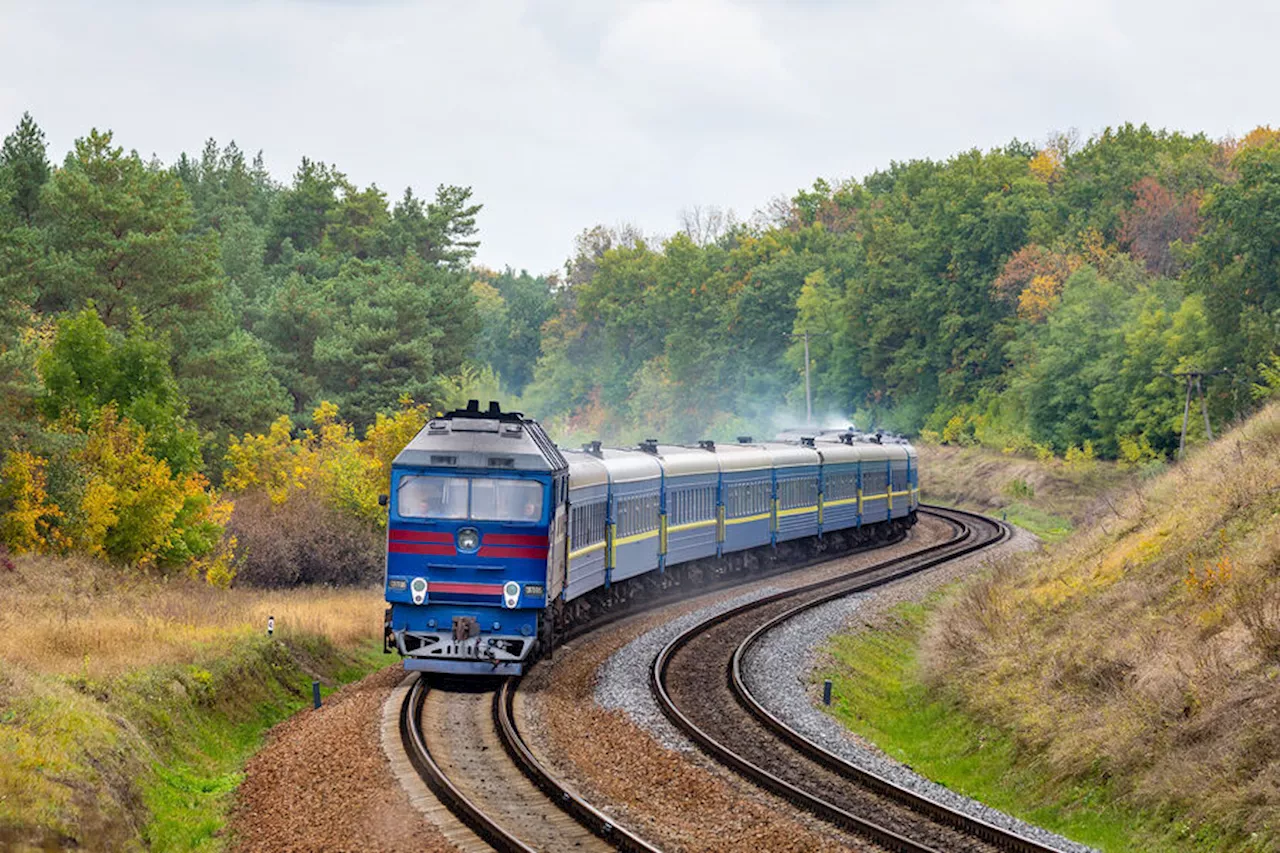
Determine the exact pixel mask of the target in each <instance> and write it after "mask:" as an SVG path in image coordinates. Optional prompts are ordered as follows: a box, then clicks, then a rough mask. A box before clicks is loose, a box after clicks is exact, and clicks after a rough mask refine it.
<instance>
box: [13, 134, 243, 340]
mask: <svg viewBox="0 0 1280 853" xmlns="http://www.w3.org/2000/svg"><path fill="white" fill-rule="evenodd" d="M44 200H45V206H46V208H47V213H48V218H49V226H48V227H47V229H45V231H46V235H47V240H48V249H49V255H48V258H47V259H46V260H45V261H44V262H43V265H42V267H41V272H40V277H39V282H38V288H39V292H38V296H37V300H36V306H37V308H38V309H39V310H41V311H42V312H45V313H58V312H61V311H69V310H78V309H80V308H83V307H84V306H86V305H88V304H89V303H90V302H92V303H93V304H94V305H95V306H96V308H97V310H98V312H99V313H100V314H101V316H102V319H103V321H104V322H106V323H107V325H109V326H113V327H116V328H128V327H129V326H131V325H133V324H134V323H135V322H136V321H135V315H136V317H140V318H141V319H142V320H143V322H145V323H146V324H147V325H148V326H150V327H151V328H153V329H156V330H157V331H160V332H165V333H168V334H169V335H170V339H171V341H172V343H173V345H174V349H175V351H176V352H177V353H178V354H181V353H182V352H184V351H185V349H186V347H185V342H186V335H185V329H186V327H187V325H188V324H189V323H190V321H191V319H192V317H193V316H195V315H198V314H199V313H201V312H202V311H205V310H207V309H208V307H209V305H210V303H211V301H212V299H213V297H214V295H215V294H216V293H217V291H218V289H219V287H220V281H219V276H218V267H217V238H216V235H196V234H193V233H191V229H192V226H193V224H194V213H193V210H192V208H191V202H190V200H189V199H188V198H187V195H186V192H185V191H184V190H183V188H182V183H181V182H180V181H179V180H178V179H177V177H176V176H174V174H173V173H171V172H169V171H164V170H161V171H155V170H152V169H150V168H148V167H147V166H146V165H144V164H143V162H142V160H141V159H140V158H139V157H138V155H137V153H136V152H133V153H130V154H128V155H126V154H125V153H124V150H123V149H122V148H119V147H117V146H113V145H112V139H111V134H110V133H109V132H108V133H99V132H98V131H96V130H94V131H90V133H89V135H88V136H86V137H84V138H82V139H78V140H76V143H75V150H74V151H73V152H72V153H71V154H69V155H67V159H66V161H65V162H64V163H63V166H62V168H61V169H59V170H58V171H57V172H56V173H54V176H53V178H52V180H51V181H50V183H49V187H48V190H47V191H46V193H45V195H44Z"/></svg>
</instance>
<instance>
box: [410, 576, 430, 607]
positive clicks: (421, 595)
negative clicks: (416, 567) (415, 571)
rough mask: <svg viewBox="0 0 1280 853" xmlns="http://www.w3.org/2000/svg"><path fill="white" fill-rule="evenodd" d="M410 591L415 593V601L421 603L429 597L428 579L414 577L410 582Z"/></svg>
mask: <svg viewBox="0 0 1280 853" xmlns="http://www.w3.org/2000/svg"><path fill="white" fill-rule="evenodd" d="M409 591H410V592H411V593H412V594H413V603H414V604H421V603H422V602H423V601H425V600H426V598H427V579H426V578H414V579H413V583H411V584H409Z"/></svg>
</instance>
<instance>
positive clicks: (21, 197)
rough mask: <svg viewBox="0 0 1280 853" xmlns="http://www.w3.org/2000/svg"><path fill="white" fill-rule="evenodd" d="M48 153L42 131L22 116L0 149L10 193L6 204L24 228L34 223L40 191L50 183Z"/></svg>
mask: <svg viewBox="0 0 1280 853" xmlns="http://www.w3.org/2000/svg"><path fill="white" fill-rule="evenodd" d="M47 149H48V146H47V145H46V144H45V141H44V131H43V130H41V129H40V127H39V126H38V125H37V124H36V122H35V119H33V118H32V117H31V113H23V114H22V120H21V121H19V122H18V126H17V127H16V128H15V129H14V131H13V133H11V134H9V135H8V136H6V137H5V139H4V145H3V147H0V167H3V168H4V169H5V170H6V171H8V173H9V181H10V191H11V193H12V195H11V196H10V200H9V203H10V205H11V206H12V207H13V210H14V211H15V212H16V213H17V214H18V216H19V217H20V218H21V220H22V222H23V224H25V225H28V226H30V225H32V224H33V223H34V221H35V216H36V211H37V209H38V208H39V207H40V191H41V190H42V189H43V188H44V185H45V182H46V181H48V180H49V160H48V157H47V156H46V152H47Z"/></svg>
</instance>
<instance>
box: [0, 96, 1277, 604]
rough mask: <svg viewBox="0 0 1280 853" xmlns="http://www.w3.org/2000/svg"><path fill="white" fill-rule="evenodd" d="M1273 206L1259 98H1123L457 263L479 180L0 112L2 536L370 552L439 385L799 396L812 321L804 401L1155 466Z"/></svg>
mask: <svg viewBox="0 0 1280 853" xmlns="http://www.w3.org/2000/svg"><path fill="white" fill-rule="evenodd" d="M1277 210H1280V132H1277V131H1272V130H1271V129H1270V128H1269V127H1261V128H1258V129H1257V130H1254V131H1252V132H1250V133H1249V134H1247V135H1245V136H1244V137H1242V138H1239V139H1234V138H1233V139H1225V140H1214V139H1210V138H1208V137H1207V136H1205V135H1203V134H1194V135H1189V134H1185V133H1181V132H1174V131H1166V130H1153V129H1151V128H1149V127H1147V126H1141V127H1138V126H1132V125H1125V126H1122V127H1118V128H1110V129H1107V130H1104V131H1102V132H1101V133H1099V134H1096V135H1094V136H1092V137H1091V138H1089V139H1087V140H1085V141H1081V140H1080V139H1079V138H1078V137H1077V136H1076V135H1074V134H1058V135H1055V136H1053V137H1052V138H1051V139H1050V140H1049V141H1048V142H1047V143H1046V144H1044V145H1040V146H1037V145H1032V144H1026V143H1021V142H1017V141H1014V142H1011V143H1010V144H1008V145H1006V146H1004V147H1002V148H997V149H993V150H990V151H985V152H984V151H980V150H977V149H974V150H970V151H965V152H961V153H959V154H956V155H955V156H953V157H951V158H950V159H948V160H938V161H935V160H911V161H907V162H894V163H891V164H889V166H888V167H886V168H884V169H881V170H879V171H876V172H874V173H872V174H870V175H867V176H865V177H862V178H856V179H855V178H850V179H847V180H840V181H833V180H824V179H819V180H817V181H815V182H814V183H813V185H812V186H811V187H809V188H807V189H803V190H800V191H798V192H796V193H795V194H794V195H793V196H792V197H790V198H780V199H775V200H773V201H772V202H769V201H767V200H762V209H761V211H759V212H757V213H756V214H755V215H754V216H752V217H750V218H749V219H747V220H745V221H740V220H738V219H736V218H735V217H733V216H732V215H727V214H725V213H723V212H721V211H719V210H716V209H714V208H713V209H694V210H693V211H692V212H687V211H686V213H685V215H684V217H683V218H684V223H683V227H682V228H681V229H680V230H679V231H678V232H677V233H675V234H674V235H672V236H669V237H654V236H652V235H645V234H644V233H642V232H641V231H640V230H639V229H637V228H635V227H632V226H628V225H621V226H614V227H606V226H595V227H588V228H586V229H584V230H583V231H582V232H581V234H579V235H578V237H577V239H576V242H575V244H574V245H575V248H574V251H573V253H572V257H570V258H569V259H568V260H567V261H566V263H565V266H564V269H563V270H562V271H558V272H556V273H551V274H547V275H531V274H529V273H527V272H523V271H517V269H518V268H516V267H508V268H506V269H504V270H502V271H495V270H491V269H487V268H483V267H481V266H478V265H477V264H475V263H474V256H475V252H476V249H477V247H478V245H479V239H480V236H481V235H479V233H478V229H477V224H476V223H477V216H478V214H479V213H480V211H481V202H480V200H477V199H474V198H473V197H472V192H471V190H470V189H469V188H466V187H460V186H455V185H450V184H447V183H442V184H441V185H440V186H439V187H437V188H436V190H435V192H434V194H433V195H430V194H428V195H420V194H418V193H415V191H414V190H413V189H411V188H410V189H405V190H404V191H403V193H401V194H400V195H398V196H395V197H394V200H393V197H389V196H388V194H387V193H386V192H385V191H384V190H382V189H381V188H379V187H377V186H373V185H371V186H368V187H364V188H361V187H359V186H356V185H354V184H353V183H352V182H351V181H350V180H349V179H348V178H347V176H346V175H345V174H344V173H343V172H342V171H341V170H340V169H339V168H338V167H337V166H336V165H331V164H326V163H322V162H318V161H314V160H310V159H303V160H302V162H301V163H300V164H299V165H298V166H297V168H296V170H295V171H294V172H293V175H292V177H291V178H290V179H289V180H288V181H287V182H280V181H278V180H277V179H276V178H274V177H273V176H272V174H271V173H270V172H269V171H268V169H267V167H266V165H265V161H264V157H263V154H262V153H258V154H256V155H254V156H250V155H248V154H247V153H246V152H245V151H244V150H242V149H241V148H240V147H238V146H237V145H236V144H235V143H228V144H219V143H217V142H215V141H212V140H211V141H209V142H208V143H206V145H205V146H204V148H203V150H202V151H201V152H200V153H199V154H198V155H183V156H181V157H179V158H178V160H177V161H176V162H174V163H163V162H160V161H158V160H156V159H155V158H152V159H149V160H148V159H144V158H142V157H141V156H140V155H139V154H138V153H137V152H136V151H128V152H126V150H125V149H124V147H123V146H122V145H120V144H118V143H117V142H116V140H115V139H114V137H113V135H112V134H111V133H110V132H106V131H98V130H91V131H89V132H88V133H87V134H86V135H85V136H83V137H82V138H80V139H78V140H77V141H76V142H75V144H74V146H73V149H72V150H71V151H69V152H67V153H66V155H65V157H64V158H63V160H62V162H61V164H55V163H54V162H52V160H51V153H50V151H49V150H48V145H47V143H46V140H45V136H44V134H43V132H42V131H41V129H40V128H39V126H38V124H37V123H36V121H35V120H34V119H33V118H32V117H31V116H29V115H24V116H23V117H22V118H21V120H20V121H19V122H18V123H17V126H16V128H15V129H14V130H13V131H12V133H10V134H9V135H8V136H7V137H6V138H5V139H4V143H3V147H2V149H0V546H2V547H3V548H5V549H6V550H7V551H8V552H10V553H22V552H26V551H43V552H49V553H84V554H90V555H96V556H100V557H102V558H104V559H107V560H110V561H112V562H115V563H118V564H122V565H128V566H138V567H142V568H144V569H146V570H148V571H155V572H158V573H162V574H164V573H171V572H186V573H189V574H193V575H198V576H201V577H205V578H207V579H208V580H210V581H211V582H214V583H217V584H223V585H225V584H228V583H231V582H232V581H233V580H234V579H235V578H237V577H238V578H239V579H240V580H241V581H243V582H251V583H259V584H265V585H287V584H293V583H298V582H307V581H320V582H331V583H344V582H358V581H364V580H367V579H369V578H371V577H375V576H377V575H378V574H379V573H380V569H379V568H378V565H377V544H378V541H379V538H378V525H379V524H380V519H379V513H378V511H377V495H378V493H379V492H380V491H381V490H382V489H383V488H384V486H383V484H382V480H383V478H385V476H386V470H387V465H388V463H389V460H390V458H391V456H393V455H394V453H395V452H396V451H397V450H398V449H399V447H400V446H402V445H403V443H404V441H406V440H407V439H408V437H410V436H411V435H412V434H413V433H414V432H415V431H416V430H417V429H418V428H419V427H420V426H421V424H422V423H423V422H424V421H425V419H426V418H428V417H429V416H430V415H431V414H432V413H433V412H434V411H439V410H442V409H444V408H446V407H450V406H453V405H456V404H459V403H461V402H463V401H464V400H465V399H467V398H468V397H470V396H478V397H487V398H493V399H500V400H502V401H503V402H504V405H506V406H508V407H511V408H521V409H523V410H524V411H526V412H528V413H530V414H532V415H534V416H537V417H539V418H541V419H543V420H544V421H546V423H547V424H548V426H549V428H550V430H551V432H552V434H553V436H556V437H557V438H558V440H561V441H562V442H565V443H568V442H571V441H578V440H585V439H588V438H603V439H605V440H606V441H613V442H617V443H621V442H624V441H631V440H634V439H636V438H640V437H645V436H661V437H664V438H669V439H673V440H693V439H697V438H702V437H713V438H725V437H731V436H733V435H736V434H739V433H743V432H746V433H751V434H755V435H767V434H769V431H770V430H771V429H774V428H776V427H778V426H782V425H785V424H786V423H787V422H788V420H791V421H794V419H795V418H796V417H797V416H799V417H803V412H804V378H803V374H804V367H805V365H804V355H803V352H804V349H803V343H802V341H801V336H803V335H804V334H806V333H807V334H808V335H809V345H810V364H809V367H810V369H811V372H812V381H813V398H814V410H815V413H818V414H819V415H820V416H821V418H822V419H823V421H824V422H827V421H835V422H839V423H846V422H848V421H849V420H853V421H854V422H856V423H857V424H858V425H859V426H861V427H863V428H880V429H892V430H897V431H901V432H905V433H907V434H909V435H913V436H919V437H920V438H921V439H923V440H925V441H935V442H944V443H950V444H968V443H980V444H985V445H988V446H991V447H995V448H999V449H1001V450H1004V451H1006V452H1009V453H1022V454H1037V455H1040V456H1042V457H1047V456H1050V455H1054V454H1058V455H1072V454H1074V455H1075V456H1076V457H1080V456H1094V455H1096V456H1098V457H1103V458H1116V459H1120V460H1121V461H1123V462H1124V463H1125V464H1134V465H1143V464H1158V463H1159V462H1160V461H1161V460H1164V459H1168V458H1170V457H1171V456H1172V455H1173V454H1174V453H1176V451H1177V448H1178V444H1179V438H1180V432H1181V427H1182V422H1183V412H1184V405H1185V402H1186V400H1185V396H1184V394H1185V391H1186V387H1187V386H1186V383H1185V378H1184V374H1185V373H1187V372H1188V371H1198V372H1201V373H1203V374H1205V378H1204V380H1203V383H1202V387H1203V391H1204V397H1205V400H1206V405H1207V411H1208V420H1209V422H1210V423H1211V424H1212V426H1213V428H1214V429H1221V428H1224V427H1225V426H1226V425H1227V424H1229V423H1231V422H1234V421H1236V420H1238V419H1239V418H1240V417H1242V416H1244V415H1246V414H1248V413H1249V412H1251V411H1254V410H1255V409H1256V408H1257V407H1258V406H1259V405H1260V403H1261V402H1262V401H1264V400H1265V399H1266V398H1268V397H1270V396H1272V395H1273V394H1274V393H1275V392H1276V391H1277V389H1280V356H1277V352H1280V216H1277V213H1276V211H1277ZM1198 407H1199V402H1198V399H1197V400H1194V401H1193V409H1192V411H1193V414H1194V415H1196V416H1195V417H1192V418H1191V419H1190V432H1189V440H1190V441H1192V442H1201V441H1203V440H1204V438H1205V429H1204V423H1205V421H1204V419H1203V418H1202V417H1201V416H1200V415H1199V408H1198ZM797 413H798V414H797ZM317 529H321V530H322V532H321V533H317V532H316V531H317ZM285 565H287V566H288V567H289V568H288V569H283V568H281V566H285Z"/></svg>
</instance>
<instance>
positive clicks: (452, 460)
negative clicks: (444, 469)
mask: <svg viewBox="0 0 1280 853" xmlns="http://www.w3.org/2000/svg"><path fill="white" fill-rule="evenodd" d="M431 464H432V465H455V466H456V465H457V464H458V457H456V456H437V455H436V454H434V453H433V454H431Z"/></svg>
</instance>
